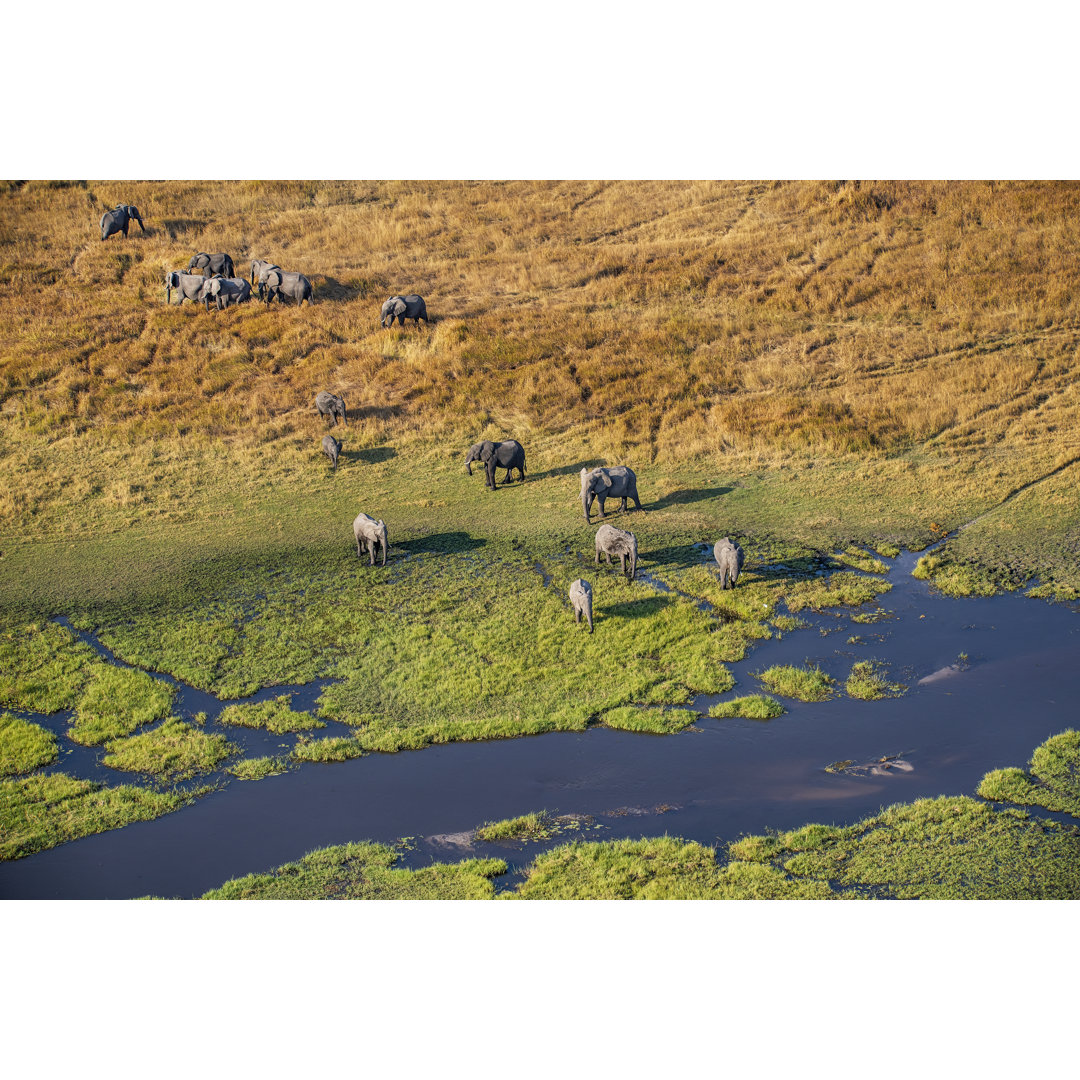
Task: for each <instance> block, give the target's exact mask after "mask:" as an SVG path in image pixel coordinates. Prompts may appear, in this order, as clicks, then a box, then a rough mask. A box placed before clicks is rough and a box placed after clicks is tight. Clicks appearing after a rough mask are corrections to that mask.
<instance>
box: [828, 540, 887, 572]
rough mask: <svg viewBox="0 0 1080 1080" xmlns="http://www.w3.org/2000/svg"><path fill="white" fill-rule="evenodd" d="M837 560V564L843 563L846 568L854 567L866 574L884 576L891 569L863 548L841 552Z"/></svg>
mask: <svg viewBox="0 0 1080 1080" xmlns="http://www.w3.org/2000/svg"><path fill="white" fill-rule="evenodd" d="M835 558H836V560H837V562H842V563H843V564H844V565H845V566H852V567H854V568H855V569H856V570H861V571H862V572H863V573H864V574H884V573H887V572H888V569H889V568H888V567H887V566H886V565H885V563H883V562H882V561H881V560H880V559H875V558H874V557H873V556H872V555H868V554H867V553H866V552H865V551H863V550H862V548H858V547H855V546H854V545H851V546H849V547H848V548H847V549H846V550H844V551H841V552H840V553H839V554H837V555H836V556H835Z"/></svg>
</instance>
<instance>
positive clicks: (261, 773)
mask: <svg viewBox="0 0 1080 1080" xmlns="http://www.w3.org/2000/svg"><path fill="white" fill-rule="evenodd" d="M225 771H226V772H228V773H231V774H232V775H233V776H235V777H236V778H237V779H238V780H262V779H263V778H264V777H267V776H280V775H281V774H282V773H287V772H288V771H289V762H288V760H287V759H286V758H280V757H260V758H244V760H243V761H237V762H234V763H233V764H232V765H230V766H229V767H228V768H227V769H226V770H225Z"/></svg>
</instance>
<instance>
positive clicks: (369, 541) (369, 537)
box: [352, 514, 389, 566]
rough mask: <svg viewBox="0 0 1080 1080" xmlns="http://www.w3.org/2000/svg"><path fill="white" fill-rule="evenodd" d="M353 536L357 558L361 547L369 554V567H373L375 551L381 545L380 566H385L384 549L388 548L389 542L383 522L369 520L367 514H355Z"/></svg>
mask: <svg viewBox="0 0 1080 1080" xmlns="http://www.w3.org/2000/svg"><path fill="white" fill-rule="evenodd" d="M352 531H353V536H355V537H356V554H357V557H358V558H359V556H360V548H361V545H362V546H363V548H364V550H365V551H369V552H370V553H371V563H370V565H371V566H374V565H375V549H376V548H377V547H378V546H379V545H380V544H381V545H382V564H383V566H385V565H386V549H387V548H388V547H389V541H388V540H387V538H386V523H385V522H384V521H381V520H380V521H376V520H375V519H374V518H370V517H368V516H367V514H357V515H356V520H355V521H354V522H353V523H352Z"/></svg>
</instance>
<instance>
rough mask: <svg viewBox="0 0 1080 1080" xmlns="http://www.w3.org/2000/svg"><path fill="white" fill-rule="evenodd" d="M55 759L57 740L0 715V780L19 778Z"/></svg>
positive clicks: (25, 722)
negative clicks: (12, 777) (7, 777)
mask: <svg viewBox="0 0 1080 1080" xmlns="http://www.w3.org/2000/svg"><path fill="white" fill-rule="evenodd" d="M56 757H57V748H56V736H55V735H53V733H52V732H51V731H46V730H45V728H43V727H42V726H41V725H40V724H33V723H31V722H30V721H29V720H22V719H20V718H19V717H17V716H12V715H11V713H3V714H2V715H0V776H19V775H22V774H24V773H29V772H33V771H34V770H35V769H40V768H41V766H42V765H48V764H50V763H51V762H53V761H55V760H56Z"/></svg>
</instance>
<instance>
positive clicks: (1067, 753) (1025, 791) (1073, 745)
mask: <svg viewBox="0 0 1080 1080" xmlns="http://www.w3.org/2000/svg"><path fill="white" fill-rule="evenodd" d="M1030 765H1031V771H1030V772H1024V770H1023V769H1017V768H1007V769H995V770H994V771H993V772H989V773H987V774H986V775H985V776H984V777H983V778H982V781H981V782H980V783H979V787H978V789H977V792H976V793H977V794H978V795H981V796H982V797H983V798H984V799H990V800H992V801H993V802H1010V803H1018V804H1019V805H1021V806H1041V807H1042V808H1043V809H1045V810H1054V811H1058V812H1061V813H1066V814H1072V815H1073V817H1080V732H1077V731H1073V730H1072V729H1071V728H1070V729H1068V730H1067V731H1063V732H1062V733H1061V734H1060V735H1054V736H1051V738H1049V739H1047V740H1046V742H1044V743H1043V744H1042V745H1041V746H1039V747H1037V748H1036V750H1035V752H1034V753H1033V754H1032V756H1031V763H1030Z"/></svg>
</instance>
